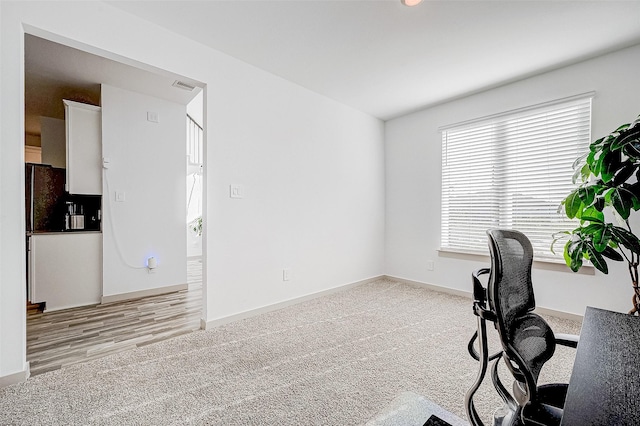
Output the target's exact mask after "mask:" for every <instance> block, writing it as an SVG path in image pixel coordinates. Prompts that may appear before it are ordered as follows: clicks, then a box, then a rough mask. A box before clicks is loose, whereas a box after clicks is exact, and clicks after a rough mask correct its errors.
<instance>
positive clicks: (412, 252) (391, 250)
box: [385, 46, 640, 315]
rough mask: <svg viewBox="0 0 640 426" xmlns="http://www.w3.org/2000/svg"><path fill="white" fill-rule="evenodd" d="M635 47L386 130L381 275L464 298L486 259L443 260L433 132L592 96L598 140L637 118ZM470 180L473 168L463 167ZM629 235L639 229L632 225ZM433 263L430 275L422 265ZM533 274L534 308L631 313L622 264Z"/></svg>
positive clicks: (638, 56) (639, 84)
mask: <svg viewBox="0 0 640 426" xmlns="http://www.w3.org/2000/svg"><path fill="white" fill-rule="evenodd" d="M639 67H640V46H636V47H633V48H629V49H625V50H622V51H619V52H616V53H613V54H609V55H606V56H602V57H599V58H596V59H593V60H589V61H586V62H583V63H580V64H577V65H573V66H569V67H566V68H563V69H560V70H557V71H553V72H549V73H546V74H543V75H539V76H536V77H532V78H529V79H527V80H524V81H520V82H517V83H513V84H509V85H506V86H503V87H500V88H497V89H494V90H490V91H487V92H484V93H480V94H477V95H474V96H470V97H467V98H464V99H461V100H457V101H454V102H450V103H447V104H443V105H440V106H436V107H433V108H429V109H426V110H424V111H420V112H416V113H413V114H410V115H407V116H403V117H400V118H397V119H394V120H391V121H388V122H387V123H386V136H385V159H386V173H387V179H386V193H387V202H386V228H385V229H386V258H385V259H386V267H385V272H386V273H387V274H388V275H392V276H397V277H402V278H406V279H411V280H415V281H420V282H425V283H430V284H435V285H440V286H444V287H450V288H453V289H458V290H464V291H471V278H470V276H471V272H472V271H473V270H474V269H477V268H480V267H484V266H487V265H488V258H482V257H473V256H448V255H445V254H443V253H439V252H438V248H439V244H440V195H441V191H440V182H441V177H440V174H441V165H440V161H441V139H440V133H439V132H438V128H439V127H441V126H444V125H449V124H453V123H456V122H461V121H465V120H469V119H473V118H478V117H483V116H487V115H491V114H494V113H499V112H503V111H507V110H511V109H515V108H519V107H524V106H528V105H533V104H536V103H540V102H545V101H550V100H553V99H558V98H562V97H566V96H571V95H576V94H580V93H585V92H589V91H592V90H595V91H596V96H595V98H594V102H593V121H592V137H593V139H594V140H595V139H596V138H597V137H600V136H603V135H605V134H607V133H608V132H610V131H612V130H614V129H615V128H617V126H618V125H620V124H623V123H628V122H631V121H633V120H634V119H635V118H636V117H637V116H638V114H639V113H640V98H639V97H638V93H640V79H638V72H637V70H638V69H639ZM469 173H473V165H469ZM636 231H640V226H638V225H636ZM427 260H434V261H435V268H434V270H433V271H428V270H427V269H426V261H427ZM552 269H554V270H547V269H540V268H536V269H535V270H534V277H533V280H534V285H535V291H536V300H537V304H538V306H543V307H546V308H550V309H556V310H559V311H565V312H569V313H575V314H580V315H582V314H583V313H584V309H585V307H586V306H587V305H592V306H598V307H603V308H608V309H613V310H620V311H623V312H626V311H628V310H629V309H630V308H631V295H632V292H631V284H630V279H629V276H628V273H627V268H626V265H625V264H622V263H617V264H614V265H612V267H611V268H610V269H612V271H611V272H610V274H609V275H608V276H604V275H602V274H600V273H599V272H596V274H595V275H583V274H579V275H578V274H574V273H572V272H570V271H569V270H568V269H566V268H552Z"/></svg>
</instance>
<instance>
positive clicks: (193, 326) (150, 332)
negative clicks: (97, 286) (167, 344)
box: [27, 260, 202, 376]
mask: <svg viewBox="0 0 640 426" xmlns="http://www.w3.org/2000/svg"><path fill="white" fill-rule="evenodd" d="M187 282H188V284H189V289H188V290H183V291H178V292H174V293H169V294H163V295H158V296H150V297H143V298H140V299H134V300H128V301H123V302H113V303H106V304H101V305H92V306H83V307H80V308H73V309H65V310H62V311H55V312H45V313H41V312H30V313H28V314H27V361H29V362H30V369H31V375H32V376H34V375H37V374H42V373H45V372H47V371H52V370H57V369H59V368H62V367H64V366H67V365H71V364H76V363H79V362H84V361H88V360H91V359H96V358H100V357H103V356H106V355H110V354H113V353H116V352H121V351H125V350H129V349H133V348H136V347H140V346H144V345H148V344H151V343H154V342H158V341H161V340H166V339H169V338H171V337H175V336H179V335H181V334H185V333H191V332H192V331H195V330H198V329H200V316H201V315H200V313H201V311H202V302H201V299H202V263H201V262H200V260H189V261H188V267H187Z"/></svg>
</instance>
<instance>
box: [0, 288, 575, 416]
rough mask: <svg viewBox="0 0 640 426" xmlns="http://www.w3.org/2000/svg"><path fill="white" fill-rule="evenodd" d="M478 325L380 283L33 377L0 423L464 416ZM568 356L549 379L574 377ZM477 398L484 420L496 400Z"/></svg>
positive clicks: (453, 299)
mask: <svg viewBox="0 0 640 426" xmlns="http://www.w3.org/2000/svg"><path fill="white" fill-rule="evenodd" d="M551 325H552V327H553V328H554V330H555V331H557V332H573V333H576V332H578V330H579V326H580V324H578V323H575V322H572V321H566V320H556V319H553V318H552V319H551ZM475 327H476V319H475V317H474V316H473V314H472V312H471V302H470V300H469V299H465V298H462V297H457V296H452V295H448V294H443V293H438V292H434V291H430V290H426V289H424V288H417V287H413V286H408V285H405V284H401V283H397V282H393V281H389V280H379V281H376V282H374V283H370V284H365V285H361V286H358V287H356V288H352V289H349V290H346V291H342V292H338V293H335V294H332V295H328V296H323V297H319V298H317V299H314V300H311V301H308V302H304V303H301V304H298V305H295V306H291V307H288V308H285V309H282V310H279V311H275V312H271V313H268V314H264V315H260V316H257V317H253V318H250V319H247V320H243V321H239V322H236V323H233V324H229V325H226V326H222V327H219V328H217V329H215V330H210V331H198V332H194V333H191V334H188V335H185V336H181V337H178V338H175V339H172V340H168V341H165V342H160V343H157V344H154V345H149V346H147V347H143V348H140V349H135V350H132V351H128V352H124V353H121V354H116V355H113V356H109V357H106V358H103V359H99V360H95V361H90V362H87V363H85V364H79V365H74V366H70V367H65V368H63V369H62V370H58V371H53V372H50V373H45V374H42V375H39V376H36V377H34V378H32V379H29V380H28V381H27V382H26V383H23V384H19V385H14V386H11V387H8V388H5V389H2V390H0V424H2V425H27V424H29V425H31V424H39V425H63V424H64V425H87V424H90V425H172V424H173V425H183V424H195V425H204V424H207V425H209V424H210V425H225V426H226V425H265V424H268V425H301V424H304V425H362V424H365V423H367V422H368V421H370V420H372V419H375V417H376V415H378V414H379V413H380V410H381V409H383V408H384V407H385V406H388V405H389V404H390V403H392V401H394V399H395V398H397V397H398V396H400V395H402V393H403V392H413V393H415V394H418V395H420V396H423V397H425V398H426V399H429V400H431V401H433V402H434V403H436V404H438V405H440V406H441V407H442V408H443V409H445V410H448V411H450V412H451V413H453V414H455V415H457V416H459V417H461V418H463V419H464V418H466V416H465V413H464V403H463V401H464V395H465V392H466V391H467V389H468V388H469V387H470V385H471V383H472V382H473V380H474V379H475V377H476V374H477V363H476V362H475V361H473V360H472V359H471V358H470V357H469V355H468V354H467V351H466V345H467V341H468V339H469V337H470V336H471V334H472V333H473V331H474V330H475ZM572 358H573V352H566V351H563V350H559V351H558V353H557V355H556V357H555V359H554V361H553V362H551V365H550V366H549V367H548V368H547V370H546V371H543V379H546V380H547V381H549V380H548V379H551V380H553V381H568V378H569V375H570V371H571V366H572V364H573V359H572ZM503 377H506V375H503ZM487 382H490V380H487ZM479 394H480V395H479V396H478V407H479V410H480V412H481V413H482V415H483V416H484V418H486V419H487V422H489V418H490V415H491V412H492V411H493V410H494V409H495V408H496V407H497V406H498V405H499V404H500V401H499V400H498V398H497V397H496V396H495V391H494V390H493V388H492V387H491V385H490V384H488V385H487V386H484V387H483V388H481V390H480V392H479Z"/></svg>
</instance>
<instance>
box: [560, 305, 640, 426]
mask: <svg viewBox="0 0 640 426" xmlns="http://www.w3.org/2000/svg"><path fill="white" fill-rule="evenodd" d="M561 424H562V425H564V426H587V425H616V426H623V425H634V426H637V425H640V318H639V317H633V316H630V315H627V314H620V313H617V312H611V311H605V310H602V309H596V308H592V307H588V308H587V311H586V313H585V316H584V321H583V322H582V331H581V332H580V342H579V343H578V349H577V353H576V361H575V364H574V366H573V372H572V373H571V380H570V381H569V390H568V392H567V401H566V403H565V407H564V415H563V416H562V423H561Z"/></svg>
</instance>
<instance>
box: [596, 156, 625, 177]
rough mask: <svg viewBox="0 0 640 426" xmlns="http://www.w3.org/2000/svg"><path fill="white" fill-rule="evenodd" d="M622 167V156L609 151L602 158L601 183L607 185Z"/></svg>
mask: <svg viewBox="0 0 640 426" xmlns="http://www.w3.org/2000/svg"><path fill="white" fill-rule="evenodd" d="M621 165H622V156H621V154H620V151H610V152H608V153H607V154H606V155H604V156H603V157H602V165H601V166H600V177H601V178H602V181H603V182H605V183H607V182H609V181H610V180H612V179H613V177H614V176H615V175H616V173H617V172H618V170H620V167H621Z"/></svg>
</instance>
